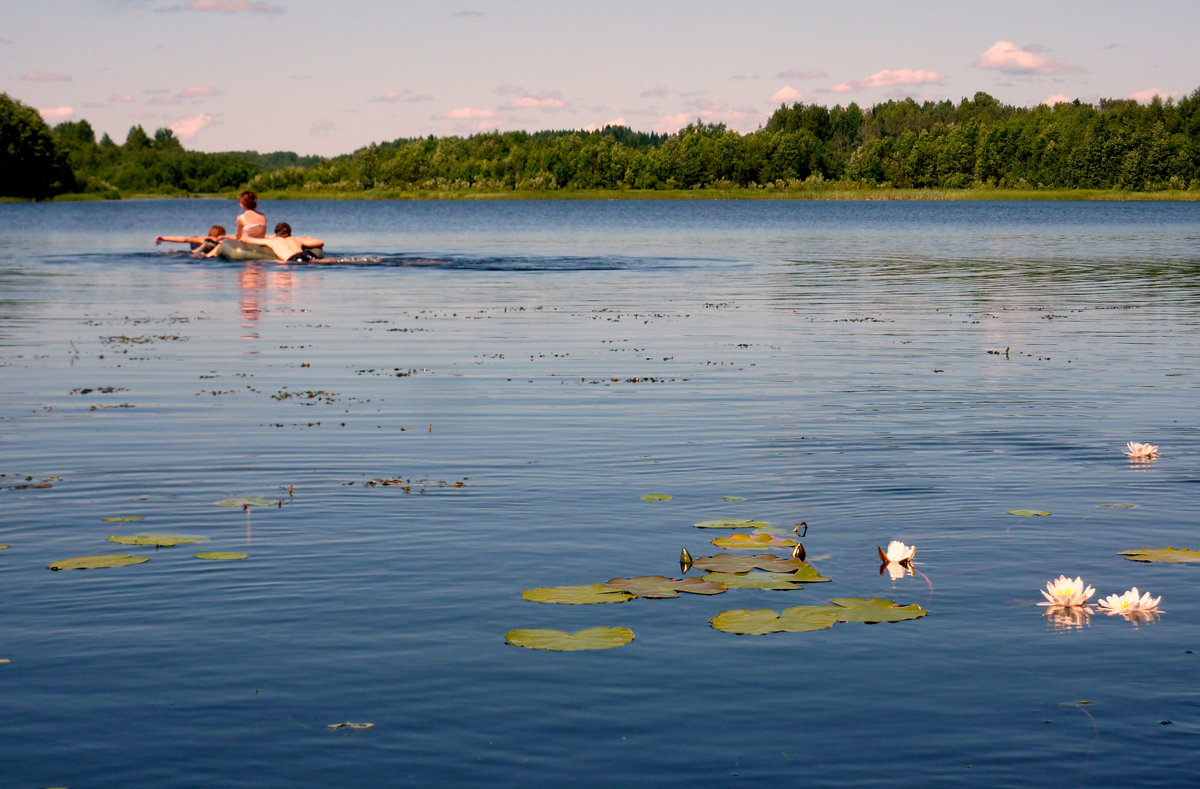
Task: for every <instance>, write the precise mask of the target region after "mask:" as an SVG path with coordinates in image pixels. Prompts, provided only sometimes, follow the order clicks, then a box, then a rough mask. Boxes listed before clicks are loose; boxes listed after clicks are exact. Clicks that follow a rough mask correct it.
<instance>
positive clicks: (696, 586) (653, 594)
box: [604, 575, 725, 599]
mask: <svg viewBox="0 0 1200 789" xmlns="http://www.w3.org/2000/svg"><path fill="white" fill-rule="evenodd" d="M604 585H605V586H607V587H609V588H611V589H616V590H618V591H621V592H626V593H628V594H631V595H634V596H635V597H647V598H652V599H654V598H657V599H662V598H667V597H679V593H680V592H690V593H691V594H721V593H722V592H724V591H725V585H724V584H719V583H715V582H713V581H709V580H704V579H701V578H666V577H664V576H661V575H642V576H639V577H637V578H613V579H611V580H609V582H608V583H606V584H604Z"/></svg>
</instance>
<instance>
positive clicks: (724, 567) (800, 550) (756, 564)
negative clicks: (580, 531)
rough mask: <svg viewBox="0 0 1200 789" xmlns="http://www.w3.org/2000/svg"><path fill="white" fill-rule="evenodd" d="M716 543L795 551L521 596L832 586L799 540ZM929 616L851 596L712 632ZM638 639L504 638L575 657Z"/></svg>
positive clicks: (898, 552)
mask: <svg viewBox="0 0 1200 789" xmlns="http://www.w3.org/2000/svg"><path fill="white" fill-rule="evenodd" d="M642 498H643V499H644V500H647V501H666V500H669V498H670V497H669V496H666V495H665V494H649V495H648V496H643V497H642ZM693 525H694V526H695V527H696V528H699V529H765V528H766V527H768V526H769V525H770V524H769V523H767V522H765V521H754V520H748V519H743V518H722V519H719V520H710V521H702V522H700V523H696V524H693ZM797 533H798V529H797ZM712 544H713V545H715V546H716V547H718V548H723V549H725V550H735V551H744V550H763V549H767V550H773V549H781V550H790V551H791V553H792V555H791V557H790V558H784V557H781V556H776V555H774V554H770V553H758V554H754V555H751V556H739V555H734V554H730V553H718V554H715V555H713V556H704V557H701V558H699V559H693V558H692V556H691V554H690V553H688V551H687V549H684V550H683V551H682V554H681V556H680V569H681V570H682V571H683V572H684V573H687V572H689V571H690V570H691V569H692V568H693V567H695V568H698V569H701V570H704V571H706V572H705V575H704V576H702V577H695V576H692V577H685V578H667V577H666V576H662V575H645V576H639V577H635V578H610V579H609V580H608V581H605V582H604V583H596V584H587V585H581V586H555V587H547V588H538V589H526V590H525V591H524V592H523V593H522V595H521V596H522V598H523V599H525V600H530V601H532V602H537V603H559V604H566V605H588V604H603V603H624V602H626V601H628V600H632V599H634V598H638V597H640V598H645V599H666V598H675V597H678V596H679V595H680V593H684V592H686V593H688V594H701V595H717V594H723V593H725V592H727V591H728V590H730V589H770V590H779V591H783V590H788V589H799V588H802V585H803V584H808V583H824V582H828V581H829V580H830V579H829V578H826V577H825V576H823V575H821V573H820V572H819V571H818V570H817V569H816V568H815V567H813V566H812V565H810V564H808V563H807V562H806V561H805V555H804V546H803V545H802V544H801V543H800V542H799V541H797V540H792V539H789V538H783V537H777V536H775V535H772V534H770V533H768V532H763V531H759V532H756V533H752V534H746V533H740V532H734V533H731V534H729V535H727V536H723V537H718V538H716V539H714V540H712ZM896 546H899V548H897V547H896ZM889 551H890V552H892V553H893V555H894V558H895V561H896V562H898V563H903V564H905V565H911V561H912V555H913V552H914V551H915V549H913V548H908V547H907V546H904V545H903V544H901V543H892V544H891V545H889ZM880 555H881V556H884V557H885V564H886V563H887V562H888V554H887V553H885V552H884V551H883V549H882V548H881V549H880ZM927 613H928V612H927V611H926V610H925V609H923V608H921V607H920V606H919V605H908V606H898V605H896V603H894V602H893V601H891V600H882V599H879V598H874V599H863V598H854V597H847V598H840V599H836V600H832V601H831V603H830V604H829V605H822V606H794V607H792V608H787V609H784V610H783V611H782V612H780V613H776V612H775V611H771V610H767V609H759V610H753V611H752V610H747V609H735V610H730V611H723V612H721V613H719V614H717V615H716V616H714V617H712V618H711V619H710V620H709V623H710V624H711V626H712V627H713V628H714V629H716V630H720V631H722V632H726V633H734V634H737V635H762V634H765V633H776V632H803V631H809V630H822V629H825V628H830V627H833V626H834V625H835V624H836V623H838V622H865V623H870V624H874V623H877V622H900V621H903V620H906V619H918V618H920V617H923V616H925V615H926V614H927ZM633 638H634V633H633V631H632V630H630V629H629V628H626V627H593V628H587V629H585V630H580V631H578V632H576V633H573V634H572V633H565V632H562V631H558V630H545V629H518V630H510V631H508V633H507V634H506V636H505V641H506V642H507V643H509V644H512V645H514V646H520V647H527V648H530V649H545V650H553V651H574V650H583V649H610V648H613V647H619V646H624V645H625V644H628V643H629V642H630V641H632V640H633Z"/></svg>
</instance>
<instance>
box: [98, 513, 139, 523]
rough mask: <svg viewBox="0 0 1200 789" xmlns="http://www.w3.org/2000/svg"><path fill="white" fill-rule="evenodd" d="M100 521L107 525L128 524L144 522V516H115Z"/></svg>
mask: <svg viewBox="0 0 1200 789" xmlns="http://www.w3.org/2000/svg"><path fill="white" fill-rule="evenodd" d="M100 520H102V521H104V522H106V523H127V522H129V521H144V520H146V516H144V515H114V516H113V517H111V518H101V519H100Z"/></svg>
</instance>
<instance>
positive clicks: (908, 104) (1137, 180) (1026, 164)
mask: <svg viewBox="0 0 1200 789" xmlns="http://www.w3.org/2000/svg"><path fill="white" fill-rule="evenodd" d="M0 99H2V101H0V171H2V172H3V173H4V175H3V182H0V193H3V194H11V195H16V196H21V197H35V198H40V197H47V196H50V195H53V194H57V193H62V192H81V193H89V194H96V195H103V196H119V195H124V194H131V193H135V194H166V195H172V194H212V193H225V192H231V191H236V190H238V189H241V188H244V187H247V186H248V187H250V188H253V189H256V190H258V191H260V192H269V191H283V192H298V193H330V192H360V191H364V190H369V191H372V190H373V191H379V192H385V193H415V194H422V193H445V192H472V191H473V192H480V193H496V192H504V191H513V190H523V191H553V190H569V191H586V190H598V189H603V190H672V189H703V188H709V189H720V190H731V189H732V190H737V189H747V190H748V189H754V190H781V189H782V190H795V189H814V188H821V185H827V184H829V183H830V182H833V183H839V184H843V185H848V186H857V187H864V186H865V187H894V188H902V189H907V188H940V189H969V188H972V187H1006V188H1016V189H1038V188H1046V189H1120V190H1129V191H1161V190H1184V189H1186V190H1192V191H1200V89H1198V90H1196V91H1195V92H1193V93H1192V94H1191V95H1190V96H1188V97H1187V98H1184V99H1182V100H1181V101H1179V102H1175V101H1173V100H1170V99H1168V100H1166V101H1161V100H1159V99H1157V98H1156V99H1155V100H1153V101H1152V102H1150V103H1149V104H1139V103H1137V102H1135V101H1133V100H1128V99H1106V100H1102V101H1100V102H1099V104H1097V105H1093V104H1087V103H1083V102H1079V101H1075V102H1070V103H1061V104H1057V105H1055V106H1053V107H1049V106H1045V105H1040V106H1037V107H1033V108H1027V107H1015V106H1010V105H1006V104H1001V103H1000V102H999V101H997V100H996V99H995V98H993V97H992V96H989V95H988V94H986V93H976V94H975V96H974V97H972V98H970V99H963V100H962V101H961V102H959V103H958V104H954V103H953V102H950V101H941V102H924V103H920V104H919V103H917V102H916V101H914V100H912V99H904V100H902V101H888V102H884V103H882V104H876V105H875V106H873V107H870V108H869V109H866V110H864V109H861V108H860V107H859V106H858V105H857V104H853V103H852V104H850V105H849V106H845V107H842V106H836V107H833V108H826V107H823V106H820V105H816V104H793V105H791V106H788V105H783V106H781V107H780V108H779V109H778V110H776V111H775V112H774V114H772V116H771V117H770V118H769V119H768V121H767V123H766V124H765V125H764V126H763V127H762V128H760V129H758V130H757V131H754V132H750V133H748V134H739V133H738V132H736V131H732V130H730V129H727V128H726V127H725V126H723V125H720V124H706V123H702V122H699V121H697V122H696V123H694V124H692V125H689V126H687V127H686V128H684V129H681V130H680V131H678V132H676V133H674V134H669V135H665V134H647V133H642V132H636V131H633V130H631V129H629V128H626V127H614V126H609V127H606V128H604V129H601V130H599V131H570V130H564V131H541V132H524V131H512V132H498V131H496V132H488V133H482V134H475V135H472V136H470V137H440V138H438V137H432V136H431V137H426V138H406V139H397V140H394V141H391V142H383V143H378V144H372V145H369V146H367V147H365V148H361V149H359V150H357V151H355V152H354V153H352V154H347V155H344V156H337V157H333V158H322V157H315V156H313V157H301V156H298V155H296V154H294V153H287V152H279V153H270V154H259V153H256V152H253V151H243V152H230V153H213V154H208V153H200V152H196V151H187V150H185V149H184V148H183V146H182V145H181V144H180V142H179V140H178V139H176V138H175V135H174V134H173V133H172V132H171V131H170V130H169V129H159V130H157V131H156V132H155V133H154V135H153V136H151V135H149V134H147V133H146V132H145V131H144V130H143V129H142V127H140V126H134V127H133V128H132V129H130V130H129V134H128V135H127V136H126V138H125V141H124V142H123V143H120V144H118V143H116V142H114V141H113V140H111V139H110V138H109V137H108V136H107V135H104V136H103V137H101V138H100V139H99V140H97V139H96V137H95V133H94V132H93V130H92V127H91V125H90V124H88V122H87V121H85V120H81V121H71V122H66V123H61V124H59V125H57V126H55V127H54V128H53V129H47V128H46V126H45V124H44V123H43V122H42V121H41V118H40V117H38V116H37V114H36V111H34V110H32V109H30V108H28V107H25V106H24V105H22V104H20V102H15V101H13V100H11V99H9V98H8V97H7V96H4V95H3V94H0ZM31 114H32V117H30V115H31ZM22 129H24V131H21V130H22ZM22 135H23V136H22ZM22 146H25V147H22ZM20 151H28V152H29V153H26V154H21V153H20ZM10 168H11V169H10ZM22 168H23V169H22Z"/></svg>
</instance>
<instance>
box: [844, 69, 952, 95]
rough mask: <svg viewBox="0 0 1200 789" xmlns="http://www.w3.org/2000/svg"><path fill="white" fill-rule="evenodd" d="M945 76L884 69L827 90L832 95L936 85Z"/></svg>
mask: <svg viewBox="0 0 1200 789" xmlns="http://www.w3.org/2000/svg"><path fill="white" fill-rule="evenodd" d="M945 79H946V75H945V74H943V73H941V72H940V71H925V70H924V69H911V68H902V69H884V70H883V71H876V72H875V73H874V74H872V75H871V76H869V77H863V78H862V79H856V80H851V81H849V82H839V83H838V84H837V85H834V86H833V87H831V88H830V89H829V90H830V91H832V92H834V93H850V92H851V91H855V90H863V89H865V88H891V87H895V86H897V85H936V84H939V83H941V82H943V81H944V80H945Z"/></svg>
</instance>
